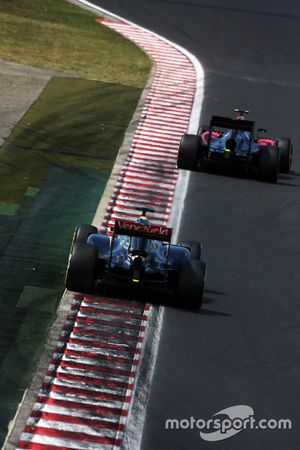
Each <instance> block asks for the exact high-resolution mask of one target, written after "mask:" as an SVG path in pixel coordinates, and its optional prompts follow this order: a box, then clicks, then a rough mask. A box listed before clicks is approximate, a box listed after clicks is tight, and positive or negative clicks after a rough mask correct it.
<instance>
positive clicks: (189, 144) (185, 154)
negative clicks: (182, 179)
mask: <svg viewBox="0 0 300 450" xmlns="http://www.w3.org/2000/svg"><path fill="white" fill-rule="evenodd" d="M198 149H199V137H198V136H195V135H193V134H184V135H183V136H182V138H181V141H180V144H179V151H178V157H177V166H178V168H179V169H184V170H196V169H197V163H198Z"/></svg>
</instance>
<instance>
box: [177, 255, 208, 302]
mask: <svg viewBox="0 0 300 450" xmlns="http://www.w3.org/2000/svg"><path fill="white" fill-rule="evenodd" d="M204 280H205V264H204V263H203V262H201V261H197V260H191V261H185V262H184V263H183V264H182V265H181V267H180V270H179V280H178V285H177V292H176V295H175V303H176V305H178V306H180V307H182V308H188V309H193V310H197V309H199V308H201V305H202V299H203V291H204Z"/></svg>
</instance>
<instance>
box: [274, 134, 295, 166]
mask: <svg viewBox="0 0 300 450" xmlns="http://www.w3.org/2000/svg"><path fill="white" fill-rule="evenodd" d="M277 147H278V148H279V151H280V162H279V170H280V172H282V173H288V172H289V171H290V168H291V165H292V159H293V144H292V142H291V140H290V139H289V138H280V139H278V141H277Z"/></svg>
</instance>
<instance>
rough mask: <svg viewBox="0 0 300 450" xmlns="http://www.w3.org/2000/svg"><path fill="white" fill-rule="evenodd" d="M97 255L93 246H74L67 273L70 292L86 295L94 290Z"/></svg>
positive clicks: (77, 244) (67, 285) (78, 244)
mask: <svg viewBox="0 0 300 450" xmlns="http://www.w3.org/2000/svg"><path fill="white" fill-rule="evenodd" d="M97 255H98V250H97V248H96V247H95V246H93V245H90V244H80V243H76V244H74V245H73V248H72V251H71V253H70V257H69V264H68V268H67V273H66V283H65V284H66V288H67V289H68V290H70V291H75V292H82V293H86V292H90V291H91V290H92V289H93V284H94V277H95V269H96V261H97Z"/></svg>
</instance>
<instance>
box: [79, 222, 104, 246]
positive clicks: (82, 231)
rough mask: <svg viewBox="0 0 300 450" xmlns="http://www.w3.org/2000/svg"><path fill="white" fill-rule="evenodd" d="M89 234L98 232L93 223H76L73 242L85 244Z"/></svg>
mask: <svg viewBox="0 0 300 450" xmlns="http://www.w3.org/2000/svg"><path fill="white" fill-rule="evenodd" d="M90 234H98V229H97V228H96V227H94V226H93V225H87V224H85V223H82V224H80V225H77V227H76V228H75V232H74V238H73V244H75V243H77V244H86V242H87V240H88V237H89V235H90Z"/></svg>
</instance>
